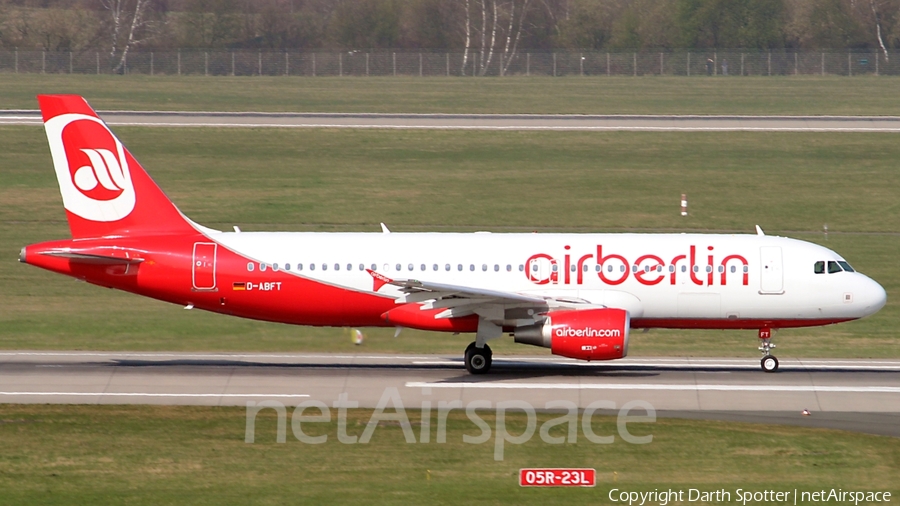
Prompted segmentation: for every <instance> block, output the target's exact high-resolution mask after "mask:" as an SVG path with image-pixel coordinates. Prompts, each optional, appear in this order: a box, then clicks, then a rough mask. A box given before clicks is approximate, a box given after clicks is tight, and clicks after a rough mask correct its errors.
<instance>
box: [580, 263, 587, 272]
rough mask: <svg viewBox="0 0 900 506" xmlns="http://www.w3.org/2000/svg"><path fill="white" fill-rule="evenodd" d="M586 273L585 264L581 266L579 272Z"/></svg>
mask: <svg viewBox="0 0 900 506" xmlns="http://www.w3.org/2000/svg"><path fill="white" fill-rule="evenodd" d="M587 271H588V266H587V264H584V265H582V266H581V272H587Z"/></svg>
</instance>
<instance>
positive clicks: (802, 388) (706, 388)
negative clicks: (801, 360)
mask: <svg viewBox="0 0 900 506" xmlns="http://www.w3.org/2000/svg"><path fill="white" fill-rule="evenodd" d="M406 387H408V388H474V389H523V390H660V391H662V390H668V391H689V392H693V391H699V392H817V393H821V392H830V393H880V394H897V393H900V387H886V386H858V387H856V386H814V385H810V386H807V385H702V384H701V385H686V384H684V385H670V384H658V385H657V384H651V383H635V384H611V383H605V384H604V383H586V384H579V383H431V382H420V381H410V382H407V383H406Z"/></svg>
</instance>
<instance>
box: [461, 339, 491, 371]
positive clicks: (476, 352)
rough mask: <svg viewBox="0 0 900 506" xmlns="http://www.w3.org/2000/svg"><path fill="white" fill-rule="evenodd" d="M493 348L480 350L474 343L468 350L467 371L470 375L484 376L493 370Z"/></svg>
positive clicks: (486, 347) (485, 346)
mask: <svg viewBox="0 0 900 506" xmlns="http://www.w3.org/2000/svg"><path fill="white" fill-rule="evenodd" d="M491 355H492V353H491V347H490V346H488V345H484V348H478V347H477V346H475V343H472V344H470V345H469V346H468V348H466V370H467V371H469V373H470V374H484V373H486V372H488V371H490V370H491Z"/></svg>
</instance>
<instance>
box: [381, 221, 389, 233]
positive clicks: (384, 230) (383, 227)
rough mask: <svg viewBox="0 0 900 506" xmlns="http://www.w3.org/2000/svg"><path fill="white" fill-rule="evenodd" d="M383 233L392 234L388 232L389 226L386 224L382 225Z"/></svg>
mask: <svg viewBox="0 0 900 506" xmlns="http://www.w3.org/2000/svg"><path fill="white" fill-rule="evenodd" d="M381 231H382V232H384V233H385V234H390V233H391V231H390V230H388V228H387V225H385V224H384V223H382V224H381Z"/></svg>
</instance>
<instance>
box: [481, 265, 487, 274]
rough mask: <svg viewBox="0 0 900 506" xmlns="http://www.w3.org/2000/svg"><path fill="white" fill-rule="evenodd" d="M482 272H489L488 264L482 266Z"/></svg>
mask: <svg viewBox="0 0 900 506" xmlns="http://www.w3.org/2000/svg"><path fill="white" fill-rule="evenodd" d="M481 271H482V272H487V264H481Z"/></svg>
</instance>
